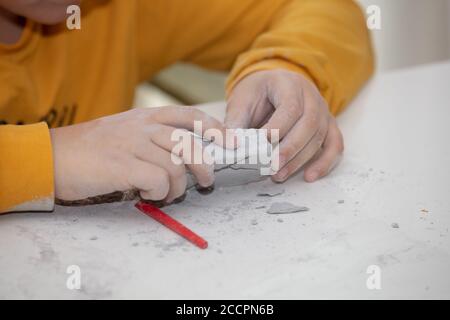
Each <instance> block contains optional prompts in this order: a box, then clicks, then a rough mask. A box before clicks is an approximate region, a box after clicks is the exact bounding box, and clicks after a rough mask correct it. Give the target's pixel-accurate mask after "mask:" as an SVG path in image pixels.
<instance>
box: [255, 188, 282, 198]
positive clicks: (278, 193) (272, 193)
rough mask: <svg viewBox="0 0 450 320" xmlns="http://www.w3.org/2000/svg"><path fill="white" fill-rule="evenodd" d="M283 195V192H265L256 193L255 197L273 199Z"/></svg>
mask: <svg viewBox="0 0 450 320" xmlns="http://www.w3.org/2000/svg"><path fill="white" fill-rule="evenodd" d="M283 193H284V190H281V191H273V192H270V191H267V192H266V191H265V192H258V194H257V196H258V197H269V198H274V197H278V196H281V195H282V194H283Z"/></svg>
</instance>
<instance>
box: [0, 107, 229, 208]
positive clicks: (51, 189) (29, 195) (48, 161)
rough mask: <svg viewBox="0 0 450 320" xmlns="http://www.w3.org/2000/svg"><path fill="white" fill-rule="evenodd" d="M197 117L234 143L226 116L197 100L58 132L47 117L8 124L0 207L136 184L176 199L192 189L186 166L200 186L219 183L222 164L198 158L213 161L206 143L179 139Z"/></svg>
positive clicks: (1, 140) (1, 138) (40, 204)
mask: <svg viewBox="0 0 450 320" xmlns="http://www.w3.org/2000/svg"><path fill="white" fill-rule="evenodd" d="M195 121H201V123H202V126H201V127H200V128H199V130H202V132H200V133H201V134H204V135H205V137H207V138H213V136H211V134H213V133H215V134H218V133H220V134H221V137H223V138H225V139H224V140H223V139H217V140H215V142H216V143H219V144H220V145H221V146H226V145H227V144H228V145H229V146H233V144H229V141H230V140H228V139H227V136H226V133H225V128H224V126H223V124H222V123H220V122H219V121H218V120H215V119H213V118H211V117H210V116H208V115H206V114H205V113H203V112H201V111H199V110H197V109H195V108H191V107H165V108H152V109H133V110H130V111H128V112H124V113H119V114H116V115H113V116H108V117H104V118H100V119H97V120H93V121H89V122H84V123H80V124H77V125H73V126H68V127H62V128H57V129H52V130H50V134H49V131H48V129H47V126H46V125H45V124H43V123H41V124H36V125H27V126H0V155H1V159H0V213H2V212H11V211H45V210H52V209H53V206H54V197H56V198H57V199H60V200H64V201H66V202H73V201H76V202H77V201H79V200H86V199H89V198H92V197H97V196H101V195H108V194H113V193H116V192H124V191H131V190H132V191H137V192H140V196H141V197H142V198H143V199H146V200H152V201H163V202H165V203H171V202H173V201H174V200H176V199H177V198H179V197H181V196H182V195H183V194H184V192H185V190H186V184H187V177H186V167H187V168H189V170H190V172H191V173H192V174H193V176H194V177H195V179H196V182H197V183H198V185H199V186H200V187H203V188H208V187H211V186H212V185H213V184H214V167H213V164H212V163H211V162H210V161H199V160H198V159H200V160H205V159H204V158H203V156H204V154H203V152H202V150H201V145H199V144H198V143H193V141H194V140H184V141H181V142H182V144H181V143H180V141H179V139H180V138H181V136H182V137H183V138H184V139H187V138H188V137H191V135H189V134H187V130H189V131H194V125H195ZM212 129H215V130H212ZM200 133H199V134H200ZM208 134H209V136H208ZM228 138H231V139H233V137H232V136H228ZM50 141H51V143H50ZM191 141H192V143H191ZM186 148H189V149H186ZM52 155H53V156H52ZM199 157H200V158H199ZM194 160H197V161H198V162H195V161H194Z"/></svg>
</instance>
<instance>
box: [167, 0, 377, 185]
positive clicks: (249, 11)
mask: <svg viewBox="0 0 450 320" xmlns="http://www.w3.org/2000/svg"><path fill="white" fill-rule="evenodd" d="M169 3H170V4H169ZM167 5H168V6H170V7H171V8H170V10H167V12H168V15H167V22H168V23H169V27H171V28H172V29H173V30H172V32H171V33H169V35H172V37H169V38H170V39H171V41H170V42H169V43H170V44H171V46H170V50H168V51H167V55H168V58H169V61H171V60H170V59H171V58H172V59H175V60H177V59H184V60H186V61H190V62H194V63H197V64H199V65H202V66H205V67H208V68H216V69H229V68H231V74H230V76H229V79H228V82H227V93H228V108H227V125H228V126H230V127H260V126H264V127H265V128H267V129H277V130H279V133H280V135H279V137H280V138H281V139H282V141H281V144H280V163H279V167H282V168H283V170H281V171H280V172H278V174H277V175H275V176H273V179H274V180H275V181H277V182H282V181H285V180H286V179H287V178H289V177H290V176H292V175H293V174H295V173H296V172H297V171H299V170H300V169H302V168H304V169H305V173H304V178H305V180H306V181H309V182H313V181H315V180H317V179H318V178H321V177H323V176H325V175H326V174H328V173H329V172H330V171H331V170H332V168H333V167H334V166H335V165H336V163H337V162H338V160H339V158H340V155H341V154H342V152H343V146H344V143H343V138H342V134H341V132H340V131H339V128H338V127H337V123H336V121H335V119H334V117H333V116H332V115H335V114H337V113H338V112H339V111H341V110H342V109H343V108H344V107H345V106H346V105H347V104H348V102H349V101H350V100H351V99H352V98H353V97H354V96H355V95H356V93H357V92H358V90H359V89H360V88H361V86H362V85H363V84H364V82H365V81H366V80H367V79H368V78H369V77H370V75H371V74H372V72H373V68H374V57H373V52H372V47H371V43H370V38H369V33H368V30H367V27H366V23H365V19H364V15H363V13H362V11H361V9H360V8H359V7H358V6H357V5H356V4H355V2H354V1H352V0H241V1H207V0H193V1H190V2H189V5H188V6H182V5H181V2H178V1H176V0H175V1H170V2H168V4H167ZM171 23H172V24H173V25H172V26H170V24H171ZM275 110H276V111H275ZM275 169H278V166H275Z"/></svg>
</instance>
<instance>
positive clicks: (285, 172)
mask: <svg viewBox="0 0 450 320" xmlns="http://www.w3.org/2000/svg"><path fill="white" fill-rule="evenodd" d="M288 174H289V171H288V169H282V170H281V171H280V172H278V173H277V174H276V175H275V180H277V181H284V180H286V178H287V176H288Z"/></svg>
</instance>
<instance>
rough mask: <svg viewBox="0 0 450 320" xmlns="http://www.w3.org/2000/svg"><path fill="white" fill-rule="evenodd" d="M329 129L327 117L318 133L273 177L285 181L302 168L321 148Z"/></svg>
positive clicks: (277, 180)
mask: <svg viewBox="0 0 450 320" xmlns="http://www.w3.org/2000/svg"><path fill="white" fill-rule="evenodd" d="M327 130H328V121H327V120H326V119H325V120H324V121H322V124H321V125H320V127H319V130H318V131H317V132H316V134H315V135H314V136H313V137H312V138H311V139H310V140H309V141H308V143H307V144H306V146H305V147H304V148H303V149H302V150H301V151H300V152H299V153H297V155H296V156H295V157H294V158H293V159H292V160H291V161H289V162H288V163H287V165H286V166H284V167H282V169H281V170H280V171H279V172H278V173H277V174H276V175H274V176H273V177H272V178H273V180H274V181H276V182H283V181H285V180H286V179H288V178H289V177H290V176H292V175H293V174H294V173H296V172H297V171H298V170H300V169H301V168H302V167H303V166H304V165H305V164H306V163H307V162H308V161H309V160H311V159H312V158H313V157H314V155H315V154H316V153H317V152H318V151H319V150H320V148H321V146H322V144H323V143H324V141H325V137H326V136H327ZM280 152H281V151H280Z"/></svg>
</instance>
